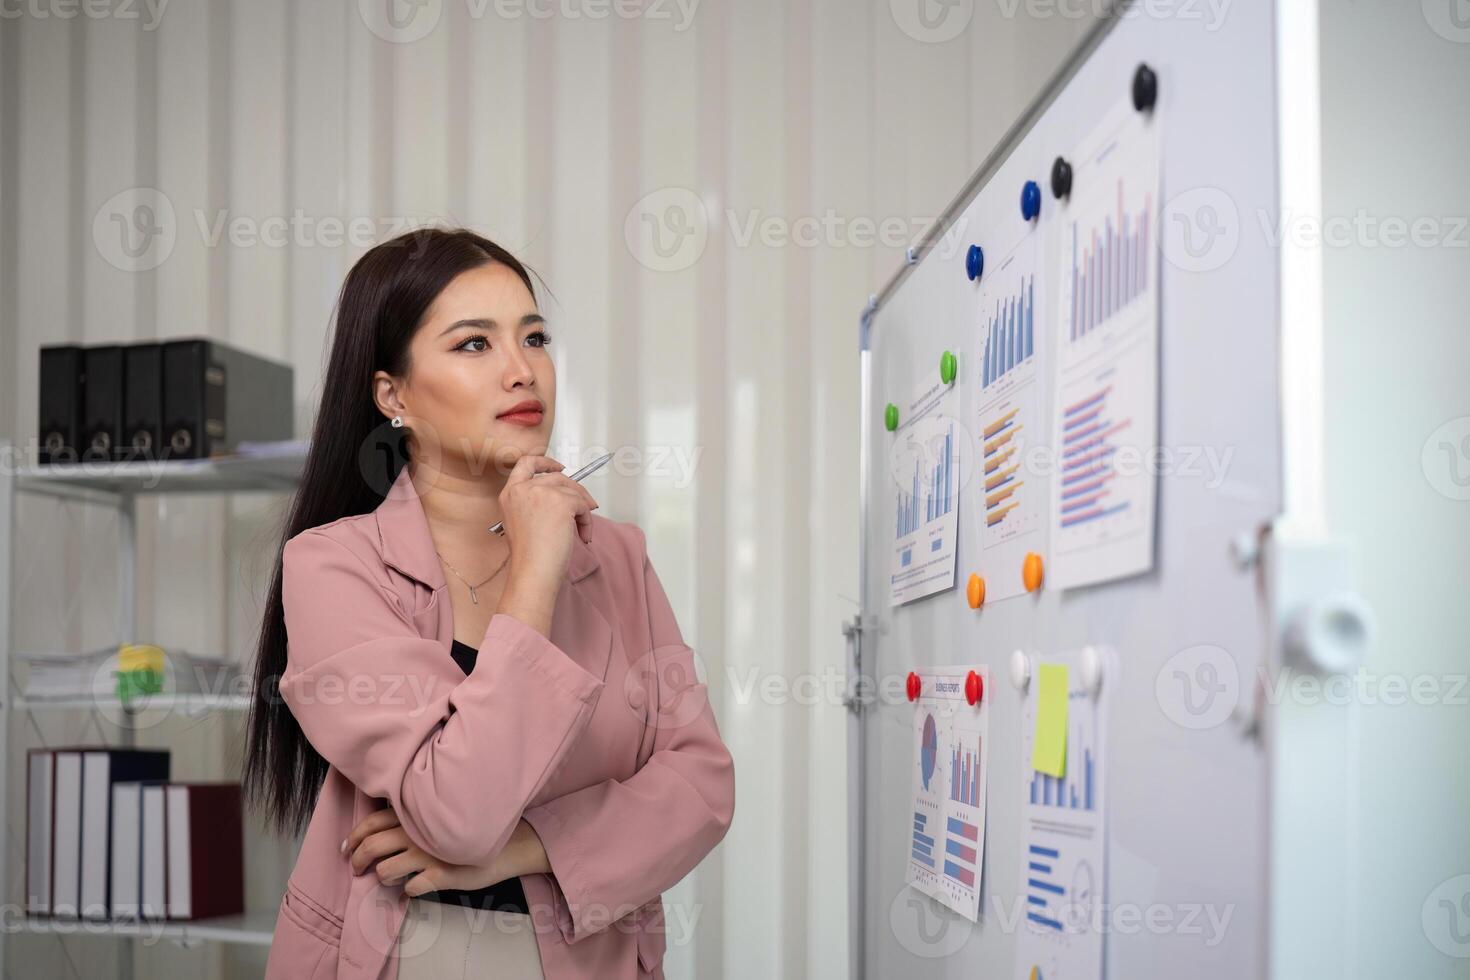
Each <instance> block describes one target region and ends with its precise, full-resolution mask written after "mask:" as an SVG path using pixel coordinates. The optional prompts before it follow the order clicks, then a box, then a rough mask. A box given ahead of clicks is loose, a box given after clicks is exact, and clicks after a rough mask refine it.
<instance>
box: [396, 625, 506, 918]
mask: <svg viewBox="0 0 1470 980" xmlns="http://www.w3.org/2000/svg"><path fill="white" fill-rule="evenodd" d="M479 652H480V651H478V650H476V649H475V648H474V647H472V646H470V645H469V644H468V643H461V642H460V641H459V640H455V641H454V646H453V647H451V648H450V651H449V653H450V656H452V657H454V662H455V663H457V664H459V669H460V670H462V671H464V672H465V674H469V673H470V671H472V670H474V669H475V657H476V656H478V654H479ZM488 748H490V749H492V750H493V749H494V746H488ZM419 897H420V898H425V899H429V900H430V901H435V902H448V903H449V904H451V905H465V906H469V907H470V908H480V909H499V910H501V911H502V912H521V913H525V912H526V911H527V909H526V891H525V889H524V888H522V887H521V879H520V878H507V879H506V880H504V881H497V882H496V883H495V884H493V885H491V886H490V887H488V888H475V889H468V890H466V889H461V888H441V889H440V890H439V891H436V892H425V893H424V894H423V895H420V896H419Z"/></svg>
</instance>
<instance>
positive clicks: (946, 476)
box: [889, 371, 974, 606]
mask: <svg viewBox="0 0 1470 980" xmlns="http://www.w3.org/2000/svg"><path fill="white" fill-rule="evenodd" d="M955 387H956V386H955V385H954V384H952V383H951V384H945V383H944V382H942V381H941V380H940V379H939V372H938V371H934V372H932V375H931V377H930V378H927V379H926V380H924V381H921V382H920V383H919V384H918V385H917V386H916V388H915V391H914V394H913V397H912V398H910V400H909V402H908V404H907V405H906V406H904V411H903V413H902V414H901V415H900V416H899V425H898V429H897V430H896V431H895V432H894V434H893V435H894V440H893V445H892V448H891V450H890V453H889V472H890V475H891V476H892V478H893V480H894V482H895V484H896V485H897V486H896V492H895V494H894V506H893V517H892V520H893V532H894V533H893V564H892V573H891V575H890V578H889V582H890V590H891V598H892V605H895V606H896V605H899V604H901V603H905V602H909V601H911V600H913V599H919V598H922V597H923V596H927V595H933V594H934V593H935V592H939V591H941V590H943V589H948V588H952V587H953V586H954V569H955V554H956V550H957V549H956V535H957V533H958V529H959V510H960V508H959V495H960V487H961V486H962V485H963V482H964V477H965V474H966V473H967V472H968V467H969V461H970V460H971V459H972V457H973V455H974V453H973V450H972V449H971V448H970V446H969V441H970V440H969V437H968V436H967V435H966V434H965V431H964V426H962V425H961V424H960V422H959V418H958V416H957V415H956V414H955V410H954V408H953V405H955V404H956V403H957V401H958V395H957V394H956V393H955Z"/></svg>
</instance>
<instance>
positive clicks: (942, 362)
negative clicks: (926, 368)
mask: <svg viewBox="0 0 1470 980" xmlns="http://www.w3.org/2000/svg"><path fill="white" fill-rule="evenodd" d="M954 373H955V359H954V355H953V354H951V353H950V352H949V351H945V352H944V353H943V354H940V355H939V379H940V380H941V381H943V382H944V383H945V384H949V383H951V382H952V381H954Z"/></svg>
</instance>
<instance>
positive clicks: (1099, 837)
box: [1015, 651, 1117, 980]
mask: <svg viewBox="0 0 1470 980" xmlns="http://www.w3.org/2000/svg"><path fill="white" fill-rule="evenodd" d="M1046 659H1047V660H1048V661H1049V662H1053V663H1055V662H1061V663H1064V664H1066V665H1067V668H1068V669H1067V676H1068V688H1067V713H1066V717H1067V727H1066V757H1065V758H1066V761H1065V763H1064V765H1063V770H1062V772H1063V774H1062V775H1061V776H1059V777H1058V776H1051V775H1048V774H1046V773H1042V772H1039V771H1036V770H1034V769H1031V768H1030V767H1031V761H1032V747H1033V745H1034V743H1035V728H1036V713H1037V692H1036V688H1037V685H1035V684H1033V685H1031V688H1030V689H1029V690H1028V692H1027V695H1026V697H1025V699H1024V701H1023V704H1022V708H1021V725H1022V732H1021V735H1022V737H1021V739H1019V740H1018V741H1019V743H1020V745H1021V751H1022V753H1023V754H1022V759H1023V760H1024V762H1023V765H1024V766H1025V767H1026V771H1028V772H1029V778H1028V780H1027V782H1026V784H1025V786H1024V788H1023V790H1022V801H1021V833H1022V840H1021V849H1020V868H1019V872H1018V873H1019V878H1020V891H1019V894H1020V895H1021V897H1022V899H1023V900H1024V903H1025V905H1024V912H1023V914H1024V920H1023V927H1022V928H1021V929H1019V931H1018V933H1017V937H1016V940H1017V941H1016V972H1015V977H1016V980H1030V978H1031V977H1032V976H1033V973H1032V971H1033V970H1035V971H1037V973H1038V974H1039V975H1040V976H1042V977H1056V978H1058V980H1072V978H1077V980H1095V978H1097V977H1100V976H1102V969H1103V937H1104V931H1103V929H1102V927H1103V926H1104V925H1105V923H1104V922H1102V921H1100V915H1101V911H1100V909H1101V908H1102V907H1103V887H1104V886H1103V882H1104V878H1103V875H1104V871H1105V861H1106V853H1107V841H1106V837H1105V826H1106V821H1105V814H1106V812H1107V796H1106V785H1107V783H1106V778H1105V772H1106V765H1105V759H1106V747H1105V745H1104V744H1103V742H1102V735H1103V733H1104V732H1106V730H1107V720H1106V715H1107V705H1106V700H1105V698H1106V693H1105V692H1106V685H1103V688H1102V691H1101V692H1100V693H1099V695H1098V697H1097V698H1094V697H1093V696H1092V695H1090V694H1088V693H1087V691H1086V690H1085V689H1084V688H1082V686H1081V682H1080V680H1079V677H1080V674H1081V671H1080V663H1079V658H1078V657H1077V655H1076V654H1075V653H1072V652H1064V653H1061V654H1057V655H1056V656H1054V657H1048V658H1046ZM1116 669H1117V662H1116V657H1114V656H1113V655H1112V653H1111V651H1106V652H1105V653H1104V676H1116V673H1114V671H1116Z"/></svg>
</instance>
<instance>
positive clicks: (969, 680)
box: [965, 670, 985, 704]
mask: <svg viewBox="0 0 1470 980" xmlns="http://www.w3.org/2000/svg"><path fill="white" fill-rule="evenodd" d="M983 697H985V682H984V681H983V680H981V679H980V675H979V674H977V673H975V672H974V671H973V670H972V671H970V673H969V675H968V676H966V677H965V700H967V701H969V702H970V703H971V704H979V703H980V699H981V698H983Z"/></svg>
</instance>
